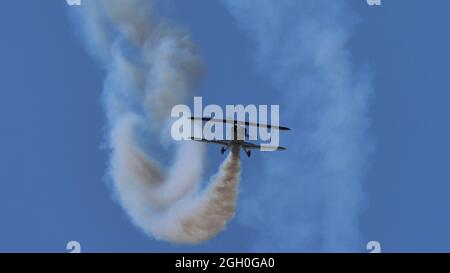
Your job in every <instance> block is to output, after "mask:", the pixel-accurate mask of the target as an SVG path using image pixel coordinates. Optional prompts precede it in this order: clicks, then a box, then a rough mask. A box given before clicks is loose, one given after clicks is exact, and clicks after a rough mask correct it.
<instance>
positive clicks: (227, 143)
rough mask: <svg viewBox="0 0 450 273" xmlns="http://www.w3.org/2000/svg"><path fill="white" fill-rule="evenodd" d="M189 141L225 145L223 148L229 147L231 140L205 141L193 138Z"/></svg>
mask: <svg viewBox="0 0 450 273" xmlns="http://www.w3.org/2000/svg"><path fill="white" fill-rule="evenodd" d="M191 140H195V141H199V142H205V143H214V144H219V145H225V146H229V145H230V144H231V140H207V139H205V138H195V137H191Z"/></svg>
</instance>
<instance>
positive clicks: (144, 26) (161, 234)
mask: <svg viewBox="0 0 450 273" xmlns="http://www.w3.org/2000/svg"><path fill="white" fill-rule="evenodd" d="M151 4H152V1H142V0H129V1H122V0H98V1H89V2H87V1H86V2H85V3H83V12H82V16H83V18H84V22H85V24H84V26H85V29H84V32H85V36H86V39H87V41H88V45H89V47H90V50H91V51H92V52H93V54H94V56H96V57H97V58H98V60H99V61H100V62H101V63H103V65H104V66H105V67H106V69H107V72H108V75H107V78H106V82H105V90H104V98H105V108H106V111H107V116H108V121H109V125H108V129H109V131H110V134H109V136H108V138H109V143H110V147H111V150H112V156H111V176H112V180H113V186H114V189H115V191H116V194H117V198H118V199H119V201H120V203H121V204H122V206H123V207H124V208H125V209H126V211H127V213H128V214H129V215H130V217H131V219H132V221H133V222H134V223H135V224H136V225H137V226H138V227H140V228H141V229H143V230H144V232H146V233H147V234H149V235H150V236H153V237H154V238H156V239H161V240H167V241H171V242H176V243H199V242H202V241H204V240H208V239H210V238H211V237H213V236H214V235H215V234H217V233H218V232H219V231H221V230H222V229H223V228H224V227H225V225H226V223H227V222H228V220H229V219H230V218H231V217H233V215H234V210H235V206H236V197H237V187H238V183H239V172H240V163H239V153H238V151H236V149H233V152H232V153H230V156H229V157H228V158H227V160H226V161H225V162H224V163H223V165H222V166H221V168H220V170H219V174H218V175H217V177H216V178H215V179H214V180H213V181H211V184H210V185H209V187H207V188H206V189H203V190H200V187H199V182H200V181H201V176H202V170H203V158H204V146H202V145H201V144H197V143H190V142H189V143H188V142H184V143H181V144H179V145H178V149H177V152H176V154H175V155H173V158H172V161H173V162H172V164H171V165H170V166H169V167H166V168H165V167H164V166H163V164H162V163H161V162H158V161H157V160H155V159H154V158H151V157H150V155H149V154H148V153H147V152H146V150H144V149H143V148H142V147H143V146H145V145H144V144H146V142H147V146H151V147H152V151H154V150H157V149H161V147H160V146H161V145H157V144H158V143H159V142H160V141H161V139H163V138H164V136H165V135H164V128H166V127H167V126H166V125H167V124H168V118H169V117H170V110H171V109H172V107H173V106H174V105H176V104H179V103H182V102H185V101H186V99H187V98H188V97H189V96H190V92H191V89H192V85H193V83H194V82H195V80H196V79H197V78H198V76H199V75H200V73H201V60H200V57H199V56H198V54H197V51H196V48H195V46H194V45H193V44H192V42H191V41H190V39H189V37H188V36H187V35H186V34H185V33H183V32H181V31H178V30H176V29H174V28H173V27H171V26H170V25H169V24H167V23H164V22H163V21H162V20H161V19H159V18H157V16H156V14H155V12H154V6H153V5H151ZM147 139H151V141H150V143H148V141H145V140H147ZM165 142H167V140H166V141H165ZM155 146H157V147H156V148H155ZM153 148H154V150H153ZM167 151H169V152H168V153H170V148H168V149H166V153H167ZM169 157H170V156H169Z"/></svg>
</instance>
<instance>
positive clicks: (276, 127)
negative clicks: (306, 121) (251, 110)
mask: <svg viewBox="0 0 450 273" xmlns="http://www.w3.org/2000/svg"><path fill="white" fill-rule="evenodd" d="M190 119H191V120H199V121H212V122H219V123H230V124H239V125H242V126H255V127H262V128H269V129H278V130H286V131H289V130H291V129H290V128H288V127H285V126H277V125H271V124H264V123H259V122H249V121H240V120H230V119H216V118H210V117H190Z"/></svg>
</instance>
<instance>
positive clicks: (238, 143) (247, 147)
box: [189, 117, 291, 157]
mask: <svg viewBox="0 0 450 273" xmlns="http://www.w3.org/2000/svg"><path fill="white" fill-rule="evenodd" d="M189 119H191V120H194V121H201V122H208V121H211V122H217V123H229V124H233V127H232V128H231V135H232V140H208V139H205V138H195V137H191V138H190V139H191V140H194V141H200V142H205V143H213V144H219V145H222V149H221V153H222V154H223V153H225V151H226V150H227V149H228V148H230V147H231V148H233V147H238V148H236V149H233V150H239V147H240V148H242V150H243V151H244V152H245V153H246V154H247V156H248V157H250V155H251V154H252V153H251V150H252V149H261V148H264V149H265V150H270V151H283V150H286V148H285V147H281V146H276V147H275V146H268V145H264V146H261V145H259V144H253V143H250V142H246V141H245V137H248V131H247V126H255V127H262V128H268V129H275V130H283V131H288V130H291V129H289V128H288V127H284V126H274V125H270V124H262V123H255V122H248V121H238V120H229V119H215V118H210V117H190V118H189Z"/></svg>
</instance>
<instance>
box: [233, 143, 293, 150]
mask: <svg viewBox="0 0 450 273" xmlns="http://www.w3.org/2000/svg"><path fill="white" fill-rule="evenodd" d="M242 147H243V148H246V149H260V150H262V151H284V150H286V148H285V147H282V146H270V145H259V144H253V143H249V142H244V143H243V144H242Z"/></svg>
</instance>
